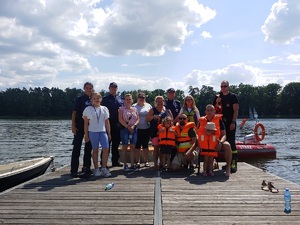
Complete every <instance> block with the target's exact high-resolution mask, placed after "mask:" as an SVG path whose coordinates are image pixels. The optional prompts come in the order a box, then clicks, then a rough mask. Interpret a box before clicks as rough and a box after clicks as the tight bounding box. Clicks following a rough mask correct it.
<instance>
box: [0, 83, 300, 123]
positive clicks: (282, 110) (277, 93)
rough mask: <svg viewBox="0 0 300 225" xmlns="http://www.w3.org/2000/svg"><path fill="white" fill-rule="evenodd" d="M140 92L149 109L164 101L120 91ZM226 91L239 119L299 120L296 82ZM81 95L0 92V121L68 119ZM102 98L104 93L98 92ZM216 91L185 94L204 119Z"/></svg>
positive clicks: (45, 91) (17, 90)
mask: <svg viewBox="0 0 300 225" xmlns="http://www.w3.org/2000/svg"><path fill="white" fill-rule="evenodd" d="M140 91H142V92H144V93H145V94H146V96H147V102H149V103H150V104H152V105H153V103H154V98H155V96H158V95H162V96H165V97H166V94H165V90H163V89H155V90H153V91H148V90H142V89H140V90H133V91H123V92H121V93H118V94H120V95H121V96H124V95H125V94H127V93H131V94H132V96H133V99H134V101H136V99H137V95H138V92H140ZM230 91H231V92H233V93H235V94H237V95H238V99H239V103H240V109H239V118H242V117H243V118H244V117H249V107H250V108H253V107H254V108H255V109H256V111H257V113H258V115H259V118H270V117H289V118H291V117H298V118H299V117H300V104H299V103H300V82H291V83H289V84H287V85H286V86H284V87H282V86H281V85H279V84H276V83H271V84H268V85H266V86H253V85H249V84H243V83H241V84H239V85H232V86H231V87H230ZM82 93H83V91H82V90H81V89H77V88H66V89H65V90H61V89H59V88H51V89H50V88H47V87H43V88H40V87H36V88H29V90H27V89H26V88H23V89H20V88H8V89H7V90H6V91H1V92H0V106H1V107H0V117H1V118H70V117H71V112H72V109H73V104H74V100H75V98H76V97H77V96H79V95H81V94H82ZM100 93H101V95H102V96H105V95H107V94H108V92H107V91H105V90H101V91H100ZM217 93H218V91H215V90H213V88H212V87H210V86H206V85H203V86H202V87H201V88H198V87H193V86H189V91H188V94H189V95H192V96H193V97H194V99H195V102H196V104H197V107H198V109H199V110H200V114H201V115H204V110H205V106H206V105H207V104H209V103H212V101H213V99H214V97H215V95H216V94H217ZM184 97H185V94H184V92H183V91H182V90H176V99H177V100H179V101H180V102H183V99H184Z"/></svg>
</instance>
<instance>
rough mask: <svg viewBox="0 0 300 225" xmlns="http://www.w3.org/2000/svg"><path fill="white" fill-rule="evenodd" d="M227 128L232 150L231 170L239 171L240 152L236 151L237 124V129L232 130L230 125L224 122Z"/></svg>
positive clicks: (227, 136)
mask: <svg viewBox="0 0 300 225" xmlns="http://www.w3.org/2000/svg"><path fill="white" fill-rule="evenodd" d="M224 124H225V128H226V140H227V141H228V142H229V144H230V146H231V150H232V161H231V168H235V169H237V161H238V156H237V154H238V152H237V150H236V144H235V132H236V123H235V129H234V130H230V124H231V122H230V123H228V122H224Z"/></svg>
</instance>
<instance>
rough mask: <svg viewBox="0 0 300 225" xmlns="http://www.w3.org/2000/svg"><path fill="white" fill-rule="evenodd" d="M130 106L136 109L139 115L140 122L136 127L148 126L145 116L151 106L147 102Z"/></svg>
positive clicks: (143, 127) (144, 127)
mask: <svg viewBox="0 0 300 225" xmlns="http://www.w3.org/2000/svg"><path fill="white" fill-rule="evenodd" d="M132 106H133V107H135V108H136V109H137V111H138V114H139V117H140V122H139V123H138V125H137V128H138V129H147V128H149V127H150V124H149V123H148V122H147V121H146V116H147V114H148V112H149V111H150V109H151V108H152V106H151V105H150V104H149V103H147V102H145V103H144V106H139V105H138V104H137V103H135V104H133V105H132Z"/></svg>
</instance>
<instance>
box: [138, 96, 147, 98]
mask: <svg viewBox="0 0 300 225" xmlns="http://www.w3.org/2000/svg"><path fill="white" fill-rule="evenodd" d="M138 98H146V97H144V96H139V97H138Z"/></svg>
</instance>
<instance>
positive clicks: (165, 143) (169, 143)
mask: <svg viewBox="0 0 300 225" xmlns="http://www.w3.org/2000/svg"><path fill="white" fill-rule="evenodd" d="M157 128H158V132H157V134H158V139H159V141H158V144H159V146H160V153H161V156H162V157H161V159H162V163H161V165H162V166H163V167H164V169H165V171H168V170H169V169H170V166H171V154H172V152H174V151H176V136H177V133H176V131H175V126H173V119H172V117H170V116H167V117H165V118H164V119H163V121H162V124H160V125H158V127H157Z"/></svg>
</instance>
